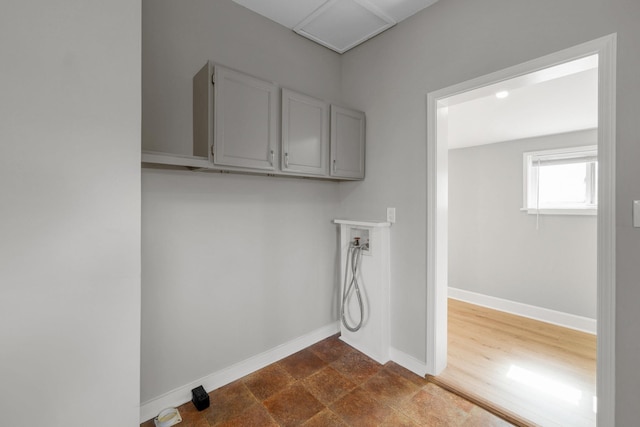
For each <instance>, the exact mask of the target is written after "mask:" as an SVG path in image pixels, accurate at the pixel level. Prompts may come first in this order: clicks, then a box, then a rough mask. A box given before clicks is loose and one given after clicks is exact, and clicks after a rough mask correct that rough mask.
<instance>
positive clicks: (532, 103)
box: [444, 56, 598, 148]
mask: <svg viewBox="0 0 640 427" xmlns="http://www.w3.org/2000/svg"><path fill="white" fill-rule="evenodd" d="M597 64H598V61H597V56H592V57H588V58H584V59H581V60H578V61H573V62H571V63H567V64H562V65H560V66H556V67H552V68H548V69H545V70H541V71H538V72H536V73H532V74H528V75H525V76H521V77H518V78H516V79H512V80H508V81H505V82H501V83H499V84H495V85H491V86H487V87H483V88H480V89H476V90H474V91H470V92H466V93H464V94H461V95H456V96H454V97H451V98H448V99H447V100H445V102H444V104H445V105H448V107H447V108H448V112H447V117H448V140H449V148H461V147H470V146H475V145H483V144H492V143H495V142H504V141H512V140H517V139H523V138H532V137H536V136H543V135H552V134H557V133H565V132H572V131H577V130H583V129H593V128H596V127H597V126H598V69H597ZM501 90H508V91H509V96H508V97H506V98H504V99H498V98H496V96H495V94H496V93H497V92H498V91H501Z"/></svg>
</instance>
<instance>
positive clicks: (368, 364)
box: [331, 351, 382, 385]
mask: <svg viewBox="0 0 640 427" xmlns="http://www.w3.org/2000/svg"><path fill="white" fill-rule="evenodd" d="M331 366H332V367H333V368H334V369H335V370H336V371H338V372H340V373H341V374H342V375H344V376H345V377H346V378H348V379H349V380H351V381H352V382H354V383H355V384H356V385H360V384H362V383H363V382H365V381H366V380H368V379H369V377H372V376H373V375H375V374H376V373H377V372H378V371H379V370H380V369H381V368H382V365H380V364H379V363H378V362H376V361H375V360H373V359H371V358H369V357H367V356H366V355H364V354H362V353H360V352H358V351H353V352H350V353H348V354H345V355H344V356H342V357H341V358H340V359H338V360H336V361H334V362H332V363H331Z"/></svg>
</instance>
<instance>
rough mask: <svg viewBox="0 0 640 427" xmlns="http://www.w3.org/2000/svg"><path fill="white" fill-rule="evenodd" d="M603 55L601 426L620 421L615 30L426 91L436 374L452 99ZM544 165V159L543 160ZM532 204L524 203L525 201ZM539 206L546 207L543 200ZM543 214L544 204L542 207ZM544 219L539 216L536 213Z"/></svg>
mask: <svg viewBox="0 0 640 427" xmlns="http://www.w3.org/2000/svg"><path fill="white" fill-rule="evenodd" d="M594 55H595V57H596V58H597V70H598V71H597V80H598V101H597V110H598V129H597V143H598V147H597V150H598V152H597V157H598V167H597V172H596V174H597V182H598V183H597V193H598V216H597V245H596V246H597V319H598V322H597V335H598V342H597V387H596V389H597V395H598V396H599V399H598V402H597V424H598V425H600V426H605V425H614V422H613V421H614V418H613V415H614V401H615V397H614V311H615V310H614V302H615V298H614V296H615V270H614V269H615V262H614V261H615V250H614V249H615V244H614V243H615V242H614V231H615V230H614V214H615V212H614V208H615V204H614V202H615V191H614V190H615V182H614V177H615V108H614V106H615V35H611V36H607V37H603V38H601V39H598V40H594V41H592V42H589V43H585V44H583V45H579V46H576V47H573V48H570V49H567V50H564V51H561V52H557V53H555V54H552V55H548V56H545V57H543V58H539V59H536V60H533V61H530V62H527V63H524V64H520V65H518V66H515V67H511V68H509V69H506V70H502V71H499V72H496V73H493V74H490V75H487V76H483V77H480V78H477V79H474V80H471V81H468V82H464V83H460V84H458V85H455V86H452V87H449V88H445V89H441V90H439V91H436V92H432V93H429V94H428V96H427V101H428V105H427V114H428V117H427V123H428V136H427V153H428V172H427V178H428V182H427V188H428V190H427V192H428V194H427V201H428V206H427V212H428V218H427V230H428V238H427V271H428V280H427V337H426V338H427V357H426V360H427V372H428V374H430V375H433V376H437V375H438V374H440V373H441V372H442V371H443V370H444V369H445V367H446V365H447V324H448V322H447V300H448V286H449V281H448V219H449V216H448V215H449V214H448V148H449V147H448V139H449V135H448V134H447V127H446V126H443V125H442V124H443V123H446V120H447V113H448V111H447V108H448V107H449V105H447V103H448V101H450V100H451V99H453V98H454V97H458V98H464V97H465V96H468V95H467V94H468V93H469V92H471V91H475V90H482V88H486V89H487V90H489V91H494V90H495V87H493V85H496V84H500V83H504V82H506V81H510V80H512V79H516V80H517V79H523V78H526V77H527V76H531V75H534V76H544V74H545V73H544V72H541V71H542V70H547V69H552V68H555V69H556V71H557V69H558V67H559V68H560V69H562V67H563V66H565V67H568V66H569V64H570V63H576V62H578V63H579V62H580V60H584V61H588V57H591V56H594ZM538 166H540V164H538ZM523 207H524V208H526V206H523ZM538 208H540V207H539V206H538ZM537 210H538V212H537V214H538V215H540V213H541V209H537ZM538 221H539V218H538Z"/></svg>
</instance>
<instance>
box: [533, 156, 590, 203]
mask: <svg viewBox="0 0 640 427" xmlns="http://www.w3.org/2000/svg"><path fill="white" fill-rule="evenodd" d="M523 206H524V208H523V210H525V211H527V212H528V213H532V214H570V215H595V214H596V211H597V206H598V148H597V146H595V145H591V146H585V147H572V148H563V149H560V150H545V151H535V152H529V153H524V204H523Z"/></svg>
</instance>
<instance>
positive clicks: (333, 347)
mask: <svg viewBox="0 0 640 427" xmlns="http://www.w3.org/2000/svg"><path fill="white" fill-rule="evenodd" d="M309 350H311V351H312V352H313V353H315V354H316V355H317V356H318V357H320V358H321V359H322V360H324V361H325V362H327V363H331V362H333V361H335V360H338V359H340V358H341V357H342V356H344V355H345V354H347V353H351V352H352V351H356V350H355V349H354V348H353V347H351V346H350V345H348V344H345V343H344V342H343V341H342V340H340V336H339V335H334V336H332V337H329V338H327V339H324V340H322V341H320V342H318V343H316V344H314V345H312V346H311V347H309Z"/></svg>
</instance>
